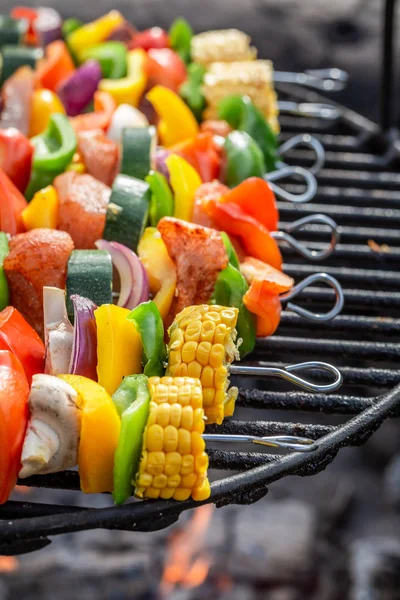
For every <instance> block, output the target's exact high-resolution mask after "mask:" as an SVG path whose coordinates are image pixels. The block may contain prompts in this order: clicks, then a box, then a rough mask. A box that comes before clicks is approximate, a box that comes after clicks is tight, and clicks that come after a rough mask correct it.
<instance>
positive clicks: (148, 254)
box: [138, 227, 176, 320]
mask: <svg viewBox="0 0 400 600" xmlns="http://www.w3.org/2000/svg"><path fill="white" fill-rule="evenodd" d="M138 255H139V258H140V260H141V262H142V265H143V266H144V268H145V269H146V272H147V276H148V278H149V286H150V291H151V293H152V295H153V300H154V302H155V303H156V305H157V308H158V310H159V311H160V314H161V317H162V319H163V320H165V319H166V317H167V315H168V312H169V309H170V308H171V304H172V300H173V299H174V295H175V288H176V268H175V265H174V263H173V261H172V260H171V258H170V256H169V254H168V251H167V247H166V245H165V244H164V242H163V240H162V238H161V235H160V233H159V231H158V230H157V228H156V227H147V229H145V230H144V233H143V235H142V237H141V239H140V242H139V245H138Z"/></svg>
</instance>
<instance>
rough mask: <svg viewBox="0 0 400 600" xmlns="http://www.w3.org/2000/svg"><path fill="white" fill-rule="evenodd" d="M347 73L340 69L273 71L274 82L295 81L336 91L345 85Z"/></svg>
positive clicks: (315, 88)
mask: <svg viewBox="0 0 400 600" xmlns="http://www.w3.org/2000/svg"><path fill="white" fill-rule="evenodd" d="M348 78H349V76H348V74H347V73H346V71H342V70H341V69H336V68H334V69H308V70H307V71H304V73H290V72H288V71H274V81H275V83H296V84H297V85H304V86H306V87H309V88H312V89H314V90H322V91H324V92H337V91H340V90H343V89H344V88H345V87H346V84H347V81H348Z"/></svg>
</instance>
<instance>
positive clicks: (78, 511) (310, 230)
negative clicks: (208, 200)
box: [0, 0, 400, 554]
mask: <svg viewBox="0 0 400 600" xmlns="http://www.w3.org/2000/svg"><path fill="white" fill-rule="evenodd" d="M394 5H395V1H394V0H388V1H387V2H386V14H385V35H384V44H383V51H382V56H383V70H382V73H383V75H382V118H381V125H380V126H378V125H376V124H375V123H372V122H371V121H369V120H367V119H365V118H364V117H361V116H360V115H358V114H356V113H354V112H353V111H351V110H348V109H346V108H344V107H342V106H338V105H335V106H336V108H337V109H338V111H339V114H340V117H339V118H338V119H336V120H331V119H330V120H329V119H326V120H323V119H319V118H304V117H299V116H291V115H283V116H282V117H281V126H282V136H281V137H282V140H283V141H285V140H287V139H289V138H290V137H291V136H293V135H294V134H297V133H299V132H305V131H306V132H309V133H312V134H313V135H314V136H316V137H317V139H319V140H320V142H321V143H322V144H323V146H324V147H325V149H326V163H325V166H324V168H323V169H322V170H321V171H320V172H319V174H318V183H319V189H318V193H317V196H316V197H315V199H314V200H313V201H312V202H311V203H308V204H301V205H298V204H289V203H285V202H280V203H279V211H280V216H281V219H282V225H285V224H287V223H290V222H292V221H294V220H295V219H298V218H300V217H303V216H307V215H310V214H318V213H325V214H327V215H329V216H331V217H332V218H334V219H335V220H336V221H337V222H338V224H339V226H340V234H341V243H340V244H339V245H338V247H337V249H336V251H335V253H334V254H333V255H332V256H331V257H330V258H329V259H327V260H326V261H325V262H324V271H326V272H327V273H329V274H331V275H333V276H335V277H336V278H337V279H338V280H339V281H340V282H341V283H342V285H343V287H344V295H345V308H344V314H343V315H342V316H339V317H337V318H336V319H335V320H334V321H331V322H327V323H323V324H319V325H318V328H315V326H312V325H310V324H308V323H307V322H305V321H302V319H301V318H300V317H299V316H297V315H295V314H291V313H286V312H284V313H283V315H282V320H281V325H280V327H279V330H278V332H277V335H275V336H274V337H273V338H271V339H268V340H265V341H263V340H262V341H260V342H259V343H258V346H257V349H256V352H255V353H254V354H253V356H252V357H251V358H250V362H249V361H248V364H254V365H257V364H263V365H269V364H274V365H276V364H277V363H280V364H281V365H283V364H285V363H287V362H301V361H303V360H315V359H317V360H318V359H320V358H321V357H323V359H324V360H331V361H332V363H333V364H335V365H336V366H338V367H340V368H341V370H342V373H343V376H344V386H343V388H342V390H341V393H340V394H339V393H334V394H329V395H325V394H310V393H306V392H293V391H287V387H285V386H286V384H285V383H284V382H272V381H271V380H264V381H263V380H260V379H255V380H253V381H251V382H250V383H249V381H248V380H247V381H246V380H244V379H240V377H239V378H238V381H237V383H238V385H239V387H240V394H239V400H238V408H239V410H238V417H239V418H235V419H233V420H229V421H227V422H225V423H224V425H222V426H221V427H220V428H216V427H215V426H210V427H208V428H207V432H208V433H217V432H218V433H226V434H244V435H257V436H264V435H297V436H306V437H309V438H311V439H314V440H317V449H316V450H315V451H314V452H312V453H291V454H288V455H282V454H276V453H273V452H243V451H240V452H237V451H234V450H231V449H229V450H225V449H223V448H222V449H221V447H219V448H218V449H210V450H209V456H210V467H211V469H213V470H214V469H215V473H216V480H215V481H214V483H213V484H212V495H211V498H210V499H209V500H208V502H214V503H215V504H216V505H217V506H218V507H221V506H225V505H228V504H233V503H235V504H250V503H252V502H255V501H257V500H259V499H260V498H262V497H263V496H264V495H265V494H266V493H267V491H268V485H269V484H271V483H272V482H274V481H276V480H278V479H280V478H282V477H284V476H286V475H300V476H306V475H314V474H316V473H318V472H319V471H321V470H322V469H324V468H325V467H326V466H327V465H328V464H329V463H330V462H331V461H332V460H333V459H334V458H335V456H336V454H337V452H338V451H339V450H340V449H341V448H343V447H345V446H350V445H358V444H362V443H364V442H365V441H366V440H367V439H368V438H369V437H370V436H371V435H372V434H373V433H374V432H375V431H376V429H377V428H378V427H379V426H380V425H381V423H382V422H383V421H384V420H385V419H386V418H388V417H393V416H398V415H399V414H400V370H399V369H398V364H397V363H398V360H399V357H400V343H399V341H398V340H399V335H400V273H398V269H396V265H397V264H398V262H397V261H398V260H399V257H400V191H399V190H400V160H399V150H400V145H399V138H398V134H397V130H396V129H394V128H393V127H392V125H393V120H392V112H393V111H392V109H393V95H392V87H393V83H392V82H393V78H392V75H393V73H392V70H393V58H392V57H393V16H394ZM278 89H279V93H280V99H281V100H282V101H288V102H293V101H294V102H322V103H326V102H327V100H326V98H324V97H322V96H320V95H318V94H316V93H314V92H311V91H309V90H306V89H304V88H300V87H296V86H293V85H288V84H278ZM332 104H333V103H332ZM312 158H313V157H312V156H311V153H310V152H309V151H307V150H304V151H302V150H301V149H297V150H294V151H292V152H291V153H289V154H286V156H285V159H286V160H288V162H292V163H295V164H298V165H304V166H308V165H309V164H310V163H311V161H312ZM286 187H287V189H288V190H289V191H291V192H298V191H301V189H300V188H299V185H296V184H295V183H287V185H286ZM299 236H300V237H301V238H302V239H303V240H304V241H306V242H307V245H308V247H310V248H313V246H315V247H319V242H320V240H322V239H324V236H326V230H325V229H324V227H323V226H321V225H312V226H309V227H307V228H306V229H305V230H303V231H302V233H301V234H299ZM383 245H385V246H383ZM283 251H284V255H285V258H286V259H287V264H286V265H285V271H286V272H287V273H288V274H290V275H291V276H293V277H294V278H295V279H296V280H300V279H302V278H303V277H304V276H306V275H309V274H311V273H315V272H317V271H319V270H320V269H321V267H320V265H318V264H309V263H307V262H306V261H305V260H304V259H302V258H301V257H300V256H298V255H296V254H295V253H294V252H293V251H291V250H290V249H289V248H287V249H286V248H284V250H283ZM332 299H333V291H332V290H328V289H322V288H321V289H318V288H314V289H308V290H306V291H305V292H304V293H303V300H304V303H305V305H306V306H307V305H309V304H311V303H312V306H313V308H315V307H317V308H320V309H321V310H325V311H326V310H327V307H328V306H331V304H332ZM278 366H279V365H278ZM317 375H318V374H317V373H316V376H317ZM318 377H320V378H321V380H322V381H323V374H322V373H321V374H320V375H319V376H318ZM246 386H247V387H246ZM249 409H251V410H258V411H261V410H262V411H268V413H267V415H268V416H267V418H268V419H270V418H271V414H274V411H279V412H278V414H276V420H265V419H266V418H265V416H264V415H265V412H263V413H262V417H261V418H260V417H258V418H257V417H256V418H253V417H251V418H249V419H246V420H240V412H241V411H242V410H249ZM259 414H260V413H259ZM330 415H331V416H333V417H332V418H334V422H333V424H332V422H329V416H330ZM304 416H305V418H304ZM293 419H299V420H300V421H301V422H299V423H297V422H293ZM229 471H235V472H236V473H235V474H233V475H226V472H229ZM23 484H24V485H28V486H37V487H46V488H53V489H54V488H56V489H68V490H71V489H72V490H78V489H79V478H78V474H77V473H76V472H65V473H61V474H57V475H48V476H41V477H32V478H30V479H27V480H24V481H23ZM198 505H199V503H195V502H193V501H190V500H188V501H185V502H179V503H178V502H174V501H146V502H133V503H131V504H127V505H125V506H122V507H118V508H115V507H112V508H104V509H95V508H82V507H76V506H62V505H54V504H52V505H48V504H38V503H31V502H16V501H10V502H8V503H7V504H5V505H3V506H1V507H0V554H19V553H23V552H28V551H31V550H36V549H38V548H42V547H44V546H46V545H47V544H49V543H50V540H49V536H52V535H58V534H63V533H67V532H74V531H79V530H87V529H94V528H107V529H119V530H127V531H155V530H158V529H162V528H164V527H166V526H168V525H170V524H172V523H174V522H175V521H176V520H177V519H178V517H179V515H180V514H181V513H182V512H183V511H187V510H188V509H191V508H193V507H195V506H198Z"/></svg>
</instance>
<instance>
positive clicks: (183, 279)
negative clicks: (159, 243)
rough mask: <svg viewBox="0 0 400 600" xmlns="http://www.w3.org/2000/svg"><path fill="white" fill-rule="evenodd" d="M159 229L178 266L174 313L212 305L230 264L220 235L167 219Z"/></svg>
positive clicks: (191, 224)
mask: <svg viewBox="0 0 400 600" xmlns="http://www.w3.org/2000/svg"><path fill="white" fill-rule="evenodd" d="M157 227H158V230H159V232H160V233H161V236H162V239H163V240H164V243H165V245H166V247H167V250H168V254H169V255H170V257H171V258H172V260H173V261H174V263H175V265H176V276H177V284H176V289H177V297H176V299H175V302H174V306H173V310H174V312H175V313H178V312H180V311H181V310H183V309H184V308H185V307H186V306H191V305H192V304H203V303H208V302H209V301H210V298H211V295H212V293H213V290H214V286H215V282H216V281H217V277H218V274H219V272H220V271H222V269H224V268H225V267H226V266H227V264H228V255H227V253H226V250H225V245H224V242H223V240H222V237H221V235H220V233H219V232H218V231H215V229H209V228H208V227H202V226H201V225H194V224H193V223H187V222H186V221H181V220H180V219H174V218H172V217H164V218H163V219H161V221H159V223H158V226H157Z"/></svg>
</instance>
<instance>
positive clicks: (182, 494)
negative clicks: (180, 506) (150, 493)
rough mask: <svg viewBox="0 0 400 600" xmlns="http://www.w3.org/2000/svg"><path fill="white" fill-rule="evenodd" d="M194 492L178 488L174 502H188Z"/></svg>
mask: <svg viewBox="0 0 400 600" xmlns="http://www.w3.org/2000/svg"><path fill="white" fill-rule="evenodd" d="M191 492H192V490H190V489H185V488H177V489H176V490H175V493H174V500H180V501H181V502H182V501H183V500H187V499H188V498H189V497H190V494H191Z"/></svg>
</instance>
